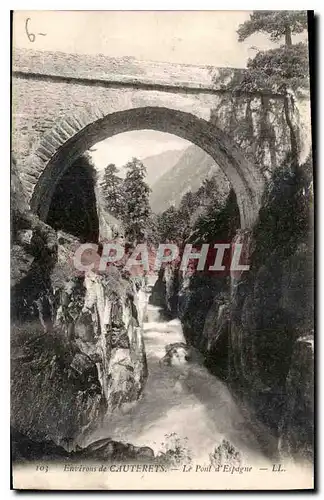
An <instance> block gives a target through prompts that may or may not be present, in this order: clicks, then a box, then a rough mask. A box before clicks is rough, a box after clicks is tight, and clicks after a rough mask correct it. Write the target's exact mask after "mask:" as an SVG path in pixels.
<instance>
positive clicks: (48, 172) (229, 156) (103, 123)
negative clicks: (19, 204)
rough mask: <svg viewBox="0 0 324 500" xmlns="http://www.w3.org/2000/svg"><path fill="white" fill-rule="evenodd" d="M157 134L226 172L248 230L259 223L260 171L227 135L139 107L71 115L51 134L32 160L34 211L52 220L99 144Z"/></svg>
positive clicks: (179, 114)
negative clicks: (68, 184) (63, 186)
mask: <svg viewBox="0 0 324 500" xmlns="http://www.w3.org/2000/svg"><path fill="white" fill-rule="evenodd" d="M140 129H151V130H156V131H160V132H167V133H170V134H174V135H177V136H179V137H181V138H183V139H186V140H188V141H190V142H192V143H193V144H195V145H197V146H199V147H200V148H201V149H203V150H204V151H205V152H206V153H208V154H209V155H210V156H211V157H212V158H213V159H214V161H215V162H216V163H217V164H218V165H219V166H220V167H221V169H222V170H223V172H224V174H225V175H226V176H227V178H228V180H229V181H230V183H231V185H232V187H233V189H234V191H235V193H236V197H237V203H238V207H239V212H240V219H241V227H242V229H248V228H251V227H252V226H253V224H254V222H255V220H256V218H257V215H258V212H259V208H260V204H261V196H262V192H263V187H264V177H263V175H262V173H261V171H260V169H259V168H258V167H257V166H255V165H254V164H253V163H251V162H250V161H248V160H247V159H246V158H245V157H244V155H243V154H242V152H241V151H240V148H239V147H238V146H237V145H236V144H235V143H234V141H233V140H231V138H230V137H229V136H228V135H227V134H225V133H224V132H223V131H222V130H220V129H219V128H217V127H216V126H215V125H213V124H211V123H210V122H208V121H206V120H204V119H202V118H198V117H197V116H195V115H193V114H191V113H188V112H183V111H179V110H176V109H172V108H168V107H152V106H146V107H139V108H132V109H126V110H122V111H117V112H112V113H108V114H105V113H104V112H103V111H102V110H100V109H98V108H94V107H91V108H87V109H85V110H84V111H82V112H81V113H80V112H78V113H77V114H72V115H67V116H65V117H64V118H63V119H61V120H60V121H59V122H58V123H57V124H56V125H55V126H54V128H53V129H52V130H51V131H50V132H48V133H47V134H46V135H45V136H44V137H43V138H42V139H41V140H40V143H39V144H38V147H37V148H36V150H35V152H34V154H33V155H32V157H31V158H30V159H29V166H30V169H31V173H30V175H32V176H33V179H35V184H34V187H33V189H32V193H31V200H30V205H31V208H32V210H33V211H34V212H36V213H38V214H39V216H40V218H41V219H43V220H46V217H47V214H48V210H49V207H50V203H51V199H52V196H53V193H54V191H55V188H56V186H57V183H58V182H59V180H60V178H61V177H62V175H63V174H64V173H65V172H66V171H67V169H68V168H69V167H70V166H71V165H72V163H73V162H74V161H75V160H76V158H77V157H79V156H80V155H81V154H82V153H84V152H85V151H87V150H88V149H89V148H91V147H92V146H93V145H94V144H96V143H97V142H100V141H102V140H104V139H106V138H108V137H112V136H114V135H117V134H120V133H123V132H129V131H132V130H140Z"/></svg>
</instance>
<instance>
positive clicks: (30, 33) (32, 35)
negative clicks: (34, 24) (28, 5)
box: [25, 17, 47, 42]
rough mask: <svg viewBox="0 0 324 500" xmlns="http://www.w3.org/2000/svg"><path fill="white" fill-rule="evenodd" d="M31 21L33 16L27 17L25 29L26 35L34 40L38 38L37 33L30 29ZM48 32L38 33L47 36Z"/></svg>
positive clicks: (31, 40)
mask: <svg viewBox="0 0 324 500" xmlns="http://www.w3.org/2000/svg"><path fill="white" fill-rule="evenodd" d="M30 22H31V18H30V17H27V19H26V22H25V31H26V35H27V37H28V40H29V41H30V42H34V41H35V40H36V35H35V33H32V32H31V31H29V23H30ZM46 34H47V33H37V35H40V36H46Z"/></svg>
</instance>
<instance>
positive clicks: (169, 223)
mask: <svg viewBox="0 0 324 500" xmlns="http://www.w3.org/2000/svg"><path fill="white" fill-rule="evenodd" d="M180 224H181V220H180V219H179V213H178V210H177V209H176V208H175V206H174V205H171V206H170V207H169V208H167V209H166V210H164V212H162V214H159V215H158V221H157V231H158V234H159V238H160V241H161V243H165V242H176V241H177V240H178V239H179V225H180Z"/></svg>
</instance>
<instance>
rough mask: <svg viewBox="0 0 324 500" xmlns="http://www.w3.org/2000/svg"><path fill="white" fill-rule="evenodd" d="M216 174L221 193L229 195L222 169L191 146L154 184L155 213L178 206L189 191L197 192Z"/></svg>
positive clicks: (152, 202)
mask: <svg viewBox="0 0 324 500" xmlns="http://www.w3.org/2000/svg"><path fill="white" fill-rule="evenodd" d="M215 174H217V176H218V178H219V190H220V192H221V193H224V195H227V194H228V192H229V182H228V180H227V178H226V176H225V175H224V174H223V172H222V170H221V169H220V167H219V166H218V165H216V164H215V162H214V160H213V159H212V158H211V156H209V155H207V153H205V152H204V151H203V150H202V149H200V148H198V147H197V146H190V147H189V148H187V149H186V150H185V152H184V153H183V154H182V155H181V157H180V159H179V161H178V162H177V164H176V165H175V166H174V167H173V168H172V169H171V170H168V171H167V172H165V173H164V174H163V175H162V176H161V177H160V178H159V179H158V180H157V181H156V182H155V183H154V184H153V186H152V193H151V198H150V203H151V208H152V210H153V212H156V213H159V212H163V211H164V210H166V209H167V208H168V207H169V206H170V205H175V206H178V205H179V203H180V201H181V198H182V196H183V195H184V194H185V193H186V192H187V191H196V190H197V189H198V188H199V187H200V186H201V184H202V182H203V180H204V179H205V178H206V177H210V176H211V175H215Z"/></svg>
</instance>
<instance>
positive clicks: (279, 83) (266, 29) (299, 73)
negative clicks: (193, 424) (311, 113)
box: [238, 11, 309, 164]
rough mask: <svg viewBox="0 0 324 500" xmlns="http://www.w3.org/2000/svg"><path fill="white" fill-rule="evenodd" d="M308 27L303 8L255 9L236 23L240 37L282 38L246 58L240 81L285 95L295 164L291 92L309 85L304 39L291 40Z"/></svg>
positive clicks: (242, 84)
mask: <svg viewBox="0 0 324 500" xmlns="http://www.w3.org/2000/svg"><path fill="white" fill-rule="evenodd" d="M306 29H307V14H306V12H305V11H254V12H253V14H251V15H250V19H249V20H247V21H245V22H244V23H243V24H241V25H240V26H239V29H238V36H239V41H240V42H242V41H244V40H246V39H247V38H248V37H249V36H251V35H253V34H254V33H257V32H262V33H266V34H267V35H269V37H270V39H271V40H272V41H276V42H277V41H280V40H281V39H284V41H285V43H284V45H281V46H280V47H278V48H275V49H271V50H266V51H261V52H258V53H257V55H256V56H255V57H254V58H252V59H249V61H248V63H247V71H246V72H245V73H244V77H243V80H242V81H241V82H240V84H239V89H240V90H242V89H243V90H245V91H249V92H253V91H259V92H260V91H261V92H275V93H279V94H282V95H283V96H284V113H285V119H286V122H287V125H288V127H289V132H290V145H291V157H292V163H293V164H297V159H298V137H297V131H296V126H295V124H294V119H293V113H292V112H293V110H294V96H293V93H297V92H298V91H300V90H301V89H303V88H307V87H308V85H309V78H308V76H309V74H308V50H307V45H306V44H305V43H304V42H299V43H296V44H293V40H292V37H293V35H296V34H300V33H303V32H304V31H305V30H306Z"/></svg>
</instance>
